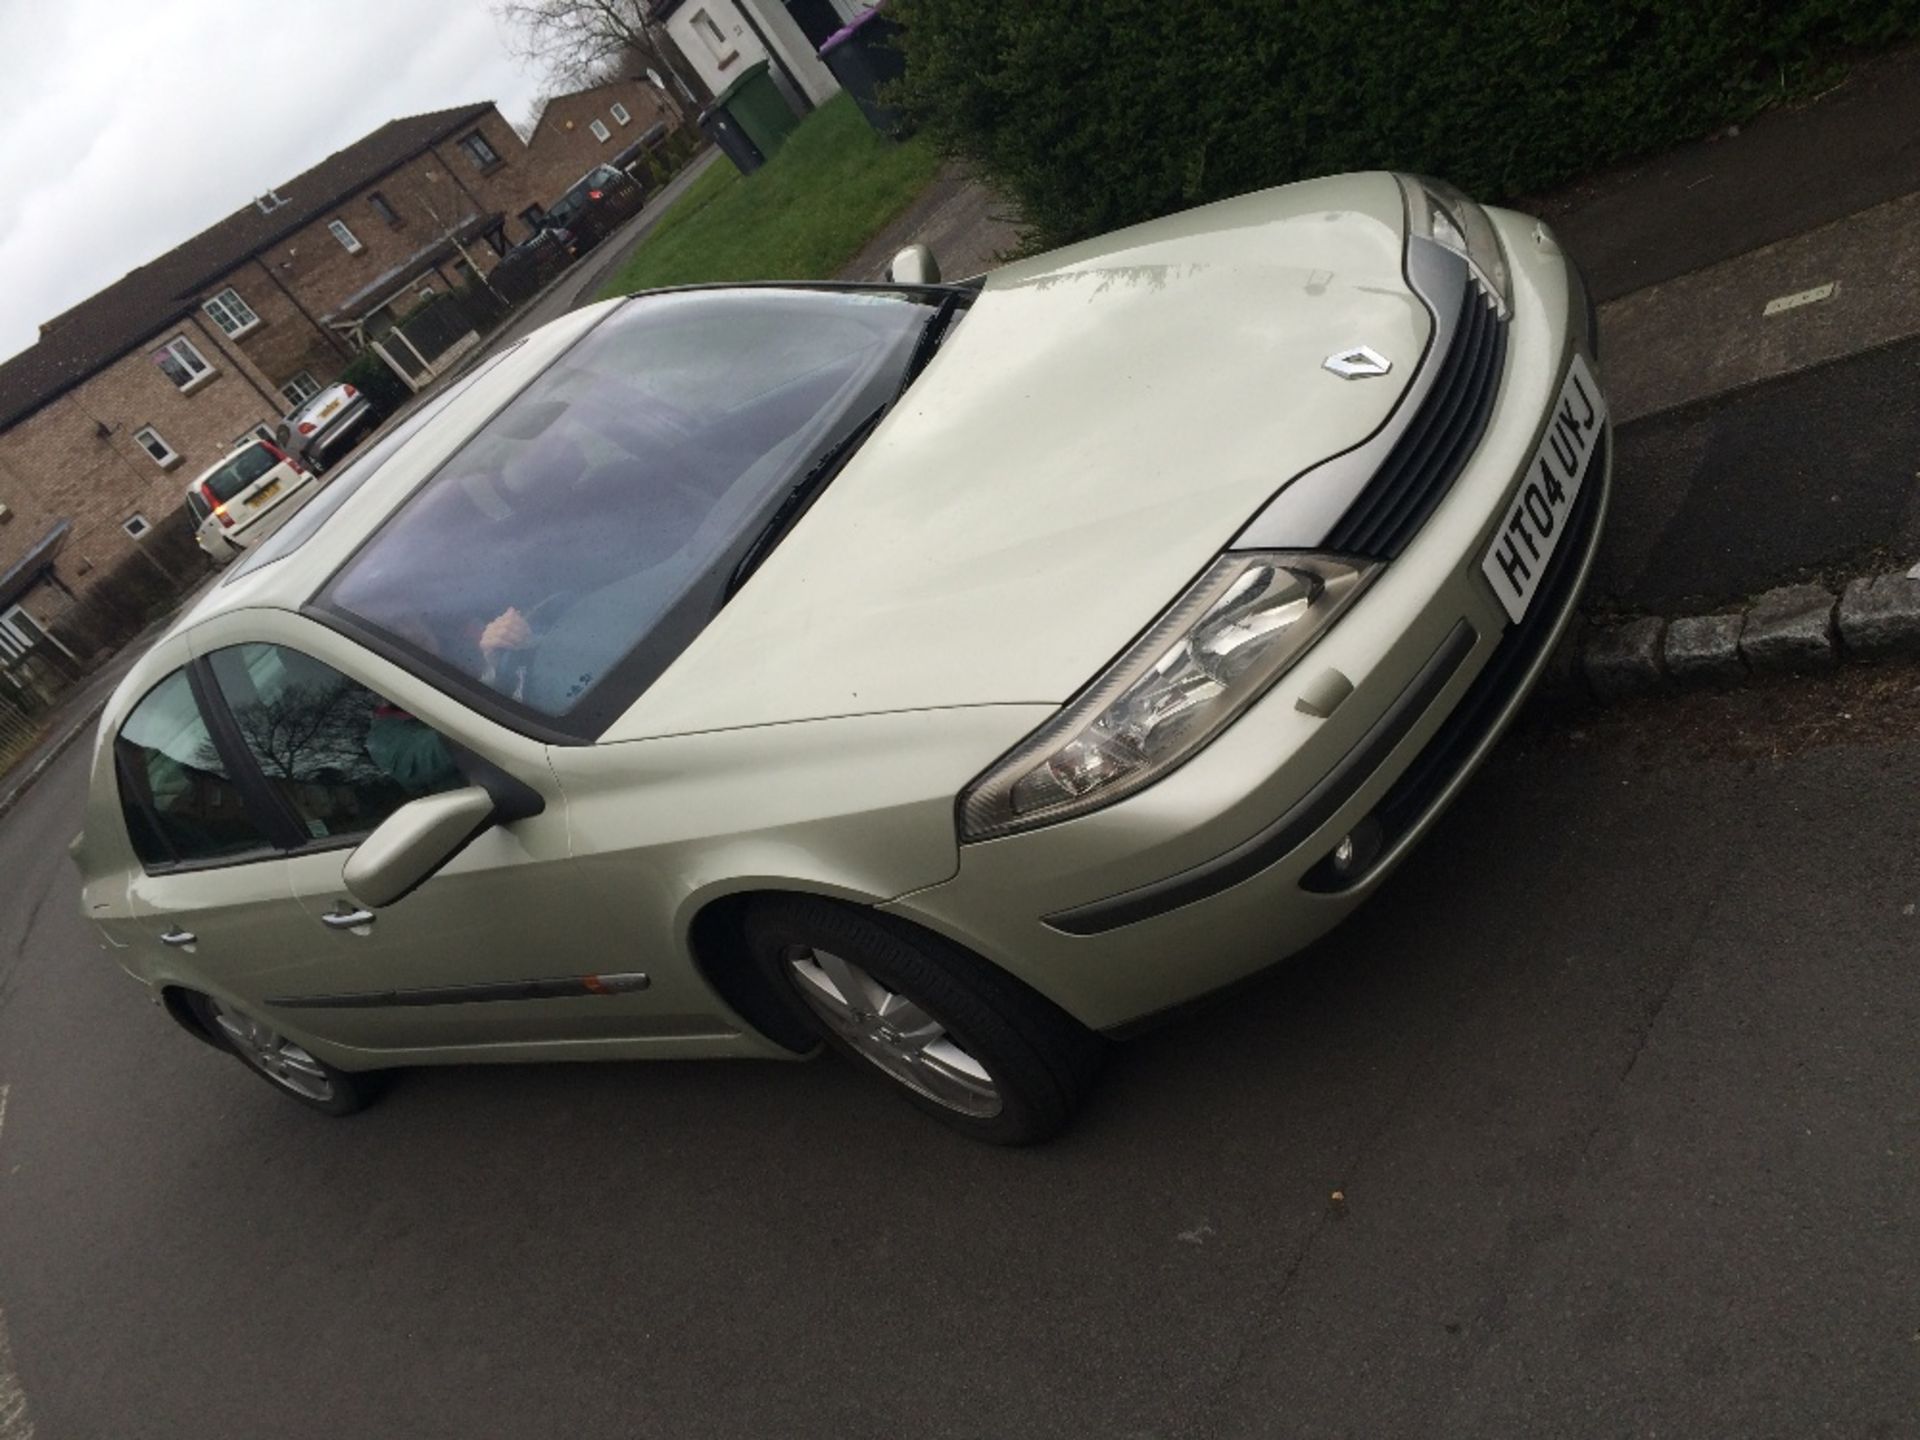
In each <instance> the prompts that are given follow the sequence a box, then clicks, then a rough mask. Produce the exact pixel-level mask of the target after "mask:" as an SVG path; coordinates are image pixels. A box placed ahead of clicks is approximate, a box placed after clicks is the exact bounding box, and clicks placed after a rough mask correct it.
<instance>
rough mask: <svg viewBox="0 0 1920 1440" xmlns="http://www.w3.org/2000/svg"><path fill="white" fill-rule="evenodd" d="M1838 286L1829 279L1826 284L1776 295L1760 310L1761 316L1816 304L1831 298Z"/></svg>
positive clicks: (1836, 282) (1838, 284) (1835, 281)
mask: <svg viewBox="0 0 1920 1440" xmlns="http://www.w3.org/2000/svg"><path fill="white" fill-rule="evenodd" d="M1839 288H1840V282H1839V281H1837V280H1829V281H1828V282H1827V283H1826V284H1824V285H1816V286H1814V287H1813V289H1811V290H1796V291H1794V292H1793V294H1791V295H1776V296H1774V297H1773V299H1771V300H1769V301H1768V302H1767V304H1766V308H1765V309H1764V310H1762V311H1761V312H1760V315H1761V318H1762V319H1765V318H1766V317H1768V316H1770V315H1778V314H1780V313H1781V312H1782V311H1783V310H1798V309H1799V308H1800V307H1801V306H1802V305H1817V304H1819V303H1820V302H1821V301H1822V300H1831V299H1832V298H1833V295H1834V292H1835V291H1836V290H1838V289H1839Z"/></svg>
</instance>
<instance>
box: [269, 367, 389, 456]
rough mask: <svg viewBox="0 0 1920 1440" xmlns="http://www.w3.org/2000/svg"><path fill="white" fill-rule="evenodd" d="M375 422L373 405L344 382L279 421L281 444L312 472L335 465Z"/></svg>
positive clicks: (298, 407) (334, 385)
mask: <svg viewBox="0 0 1920 1440" xmlns="http://www.w3.org/2000/svg"><path fill="white" fill-rule="evenodd" d="M374 419H375V416H374V412H373V403H372V402H371V401H370V400H368V399H367V397H366V396H364V395H362V394H361V393H360V392H359V390H357V389H356V388H354V387H353V386H352V385H349V384H347V383H346V382H345V381H344V380H342V381H336V382H335V383H334V384H332V385H329V386H327V388H326V389H324V390H322V391H321V392H320V393H319V394H318V395H315V396H314V397H313V398H312V399H310V400H307V401H305V402H303V403H302V404H299V405H296V406H294V407H293V409H291V410H289V411H288V412H287V413H286V415H285V416H284V417H283V418H282V419H281V421H280V429H281V430H282V432H283V433H282V434H281V437H280V439H281V443H282V444H284V445H285V446H286V447H287V449H288V450H289V451H290V452H291V453H292V454H294V455H296V456H298V457H299V458H300V460H302V461H303V462H304V463H306V464H307V465H308V466H310V467H311V468H313V469H315V470H327V469H330V468H331V467H333V466H334V465H336V464H338V463H339V461H340V458H341V457H342V456H343V455H345V454H346V453H347V451H349V450H351V449H352V448H353V446H354V443H355V442H356V441H358V440H359V439H360V437H361V436H362V435H363V434H365V433H366V431H367V430H368V429H369V428H370V427H371V425H372V424H373V422H374Z"/></svg>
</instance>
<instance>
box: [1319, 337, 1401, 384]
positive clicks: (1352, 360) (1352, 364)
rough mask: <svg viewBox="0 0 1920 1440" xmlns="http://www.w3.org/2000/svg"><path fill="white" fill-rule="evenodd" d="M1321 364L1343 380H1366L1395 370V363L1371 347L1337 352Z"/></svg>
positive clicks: (1355, 347) (1360, 346)
mask: <svg viewBox="0 0 1920 1440" xmlns="http://www.w3.org/2000/svg"><path fill="white" fill-rule="evenodd" d="M1321 364H1322V366H1324V367H1325V368H1326V369H1328V370H1331V371H1332V372H1333V373H1334V374H1336V375H1338V376H1339V377H1340V378H1341V379H1342V380H1366V379H1369V378H1371V377H1372V376H1375V375H1384V374H1386V373H1387V371H1389V370H1391V369H1392V368H1393V362H1392V361H1391V360H1389V359H1387V357H1386V356H1384V355H1382V354H1381V353H1380V352H1379V351H1378V350H1376V349H1374V348H1373V347H1372V346H1371V345H1355V346H1354V347H1353V348H1352V349H1350V350H1339V351H1336V352H1334V353H1333V354H1331V355H1329V356H1327V358H1326V359H1325V360H1323V361H1322V362H1321Z"/></svg>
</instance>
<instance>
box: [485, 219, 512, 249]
mask: <svg viewBox="0 0 1920 1440" xmlns="http://www.w3.org/2000/svg"><path fill="white" fill-rule="evenodd" d="M480 238H481V239H482V240H484V241H486V242H487V247H488V248H489V249H491V250H492V251H493V253H494V254H496V255H504V254H506V253H507V222H506V221H504V220H502V221H501V222H500V223H499V224H497V225H490V226H488V227H487V228H486V229H485V230H484V231H482V232H481V234H480Z"/></svg>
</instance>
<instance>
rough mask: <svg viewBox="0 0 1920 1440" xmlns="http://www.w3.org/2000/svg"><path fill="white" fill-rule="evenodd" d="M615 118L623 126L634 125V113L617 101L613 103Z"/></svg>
mask: <svg viewBox="0 0 1920 1440" xmlns="http://www.w3.org/2000/svg"><path fill="white" fill-rule="evenodd" d="M613 118H614V119H615V120H617V121H619V122H620V123H621V124H622V125H630V124H632V123H633V112H632V111H630V110H628V109H627V107H626V106H624V105H622V104H621V103H620V102H619V101H618V100H616V101H614V102H613Z"/></svg>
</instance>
